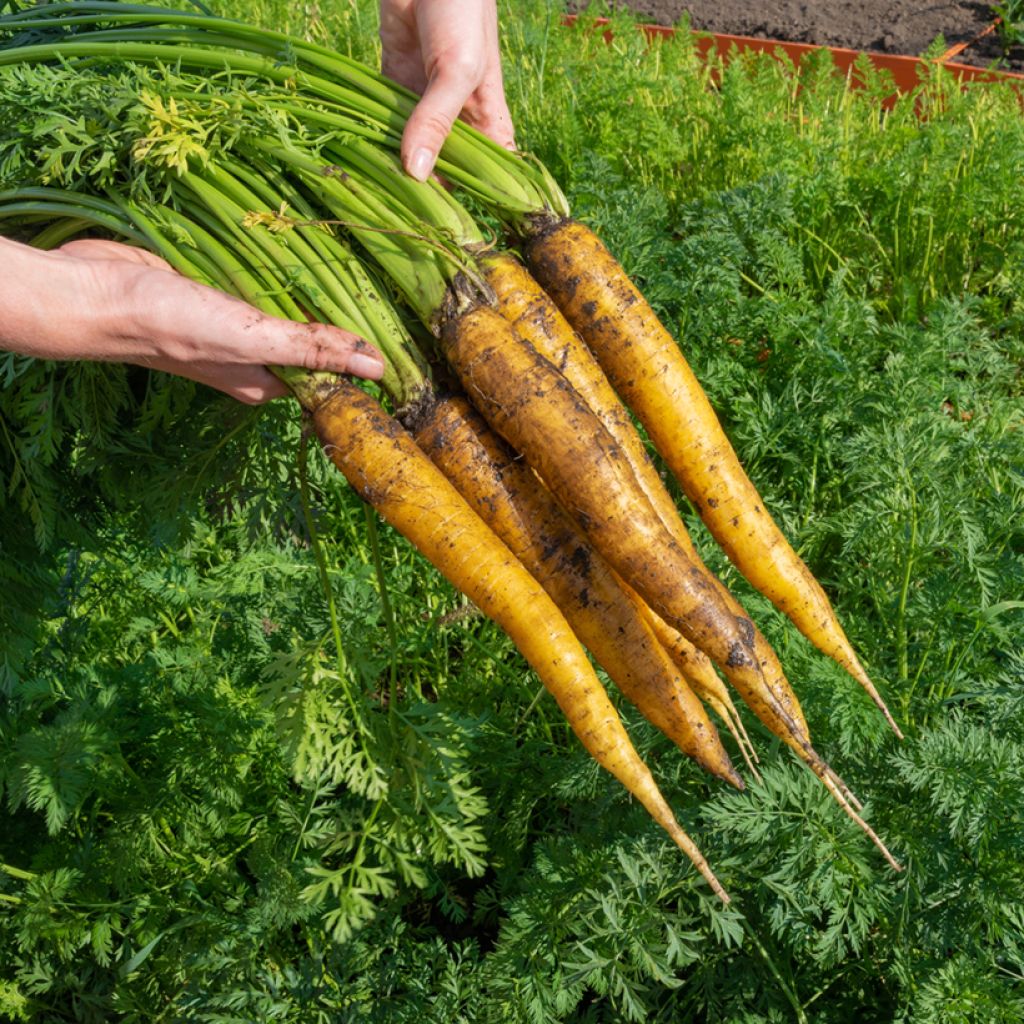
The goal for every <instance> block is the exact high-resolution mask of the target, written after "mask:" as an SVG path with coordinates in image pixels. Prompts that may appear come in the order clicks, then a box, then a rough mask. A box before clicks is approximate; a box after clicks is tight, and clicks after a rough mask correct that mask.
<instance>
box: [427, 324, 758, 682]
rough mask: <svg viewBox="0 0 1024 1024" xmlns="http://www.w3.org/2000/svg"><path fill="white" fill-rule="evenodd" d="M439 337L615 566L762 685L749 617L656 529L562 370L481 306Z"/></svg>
mask: <svg viewBox="0 0 1024 1024" xmlns="http://www.w3.org/2000/svg"><path fill="white" fill-rule="evenodd" d="M442 341H443V346H444V350H445V354H446V356H447V357H448V361H449V363H450V364H451V365H452V367H453V369H454V370H455V372H456V374H457V375H458V377H459V379H460V381H461V383H462V386H463V389H464V390H465V391H466V393H467V394H468V395H469V397H470V399H471V400H472V402H473V404H474V405H475V406H476V408H477V409H478V410H479V411H480V413H481V414H482V415H483V416H484V418H485V419H486V420H487V422H488V423H489V424H490V425H491V427H493V428H494V430H495V431H496V432H497V433H498V434H499V435H501V436H502V437H504V438H505V440H506V441H508V442H509V444H511V445H512V447H513V448H514V449H515V450H516V451H518V452H520V453H521V454H522V455H523V456H524V457H525V458H526V460H527V462H529V463H530V465H531V466H532V467H533V469H534V470H535V471H536V472H537V473H538V474H539V475H540V476H541V478H542V479H543V480H544V482H545V483H546V484H547V485H548V487H549V489H550V490H551V491H552V493H553V494H554V495H555V497H556V498H557V499H558V501H559V503H560V504H561V505H562V507H563V508H564V509H565V510H566V511H567V512H568V513H569V514H570V515H571V516H572V518H573V519H574V520H575V521H576V522H577V523H578V525H579V526H580V527H581V528H582V530H583V532H584V533H585V534H586V536H587V537H588V539H589V540H590V541H591V543H592V544H593V545H594V547H596V548H597V550H598V551H600V552H601V554H602V555H604V557H605V558H606V559H607V560H608V562H609V564H610V565H611V566H612V568H613V569H614V570H615V572H616V573H617V574H618V575H619V576H620V577H621V578H622V579H623V580H625V581H626V582H627V583H629V585H630V586H632V587H633V588H634V589H635V590H636V591H637V592H638V593H640V594H641V595H642V596H643V598H644V600H645V601H647V603H648V604H650V605H651V607H652V608H654V609H655V610H656V611H657V612H658V614H659V615H661V616H662V617H663V618H664V619H665V620H666V621H668V622H670V623H671V624H672V625H673V626H675V627H676V628H677V629H678V630H679V631H680V632H681V633H682V634H683V635H684V636H686V637H687V639H689V640H690V641H691V642H692V643H693V644H694V645H695V646H696V647H698V648H699V649H701V650H703V651H704V652H705V653H706V654H707V655H708V656H709V657H710V658H711V659H712V661H714V662H715V663H716V664H719V665H722V666H723V667H725V666H728V668H729V669H730V670H731V671H733V672H734V674H736V675H737V676H740V677H743V678H744V680H745V681H746V685H748V686H749V687H750V688H752V689H753V688H755V687H756V686H759V685H763V684H762V682H761V671H760V668H759V667H758V665H757V662H756V660H755V658H754V655H753V651H752V646H751V638H752V633H753V624H752V623H751V622H750V621H749V620H744V619H737V618H736V617H735V616H733V615H732V614H731V613H729V611H728V610H727V609H726V608H725V606H724V604H723V603H722V600H721V598H720V597H719V596H718V595H717V593H716V592H715V589H714V587H712V586H711V585H710V584H709V583H708V581H707V580H706V579H705V577H704V575H703V574H702V573H701V572H700V571H699V570H698V569H697V568H696V567H695V566H694V565H693V564H692V562H690V561H689V560H688V559H687V558H686V557H685V555H684V553H683V552H682V551H681V550H680V548H679V545H678V544H676V543H675V541H674V540H672V538H671V536H670V535H669V534H668V533H667V532H666V531H665V529H664V527H662V526H661V523H660V521H659V520H658V518H657V515H656V514H655V512H654V510H653V509H652V507H651V504H650V502H649V501H648V500H647V498H646V497H645V496H644V494H643V492H642V491H640V490H639V488H638V487H637V485H636V480H635V478H634V477H633V474H632V472H631V470H630V469H629V465H628V462H627V461H626V460H625V458H624V457H623V455H622V453H621V452H620V451H619V449H618V447H617V446H616V444H615V442H614V440H613V439H612V437H611V435H610V434H609V433H608V431H607V430H606V429H605V428H604V427H603V426H602V424H601V422H600V421H599V420H598V419H597V418H596V417H595V416H594V414H593V413H592V412H591V411H590V409H589V408H588V407H587V406H586V404H585V403H584V402H583V400H582V399H581V398H580V397H579V395H578V394H577V393H576V392H575V390H574V389H573V388H572V386H571V385H570V384H569V383H568V381H567V380H566V379H565V377H564V376H563V375H562V374H561V373H559V372H558V370H557V369H556V368H555V367H554V366H552V364H551V363H549V362H548V361H547V360H546V359H543V358H542V357H541V356H539V355H538V354H537V352H536V350H535V349H533V347H532V346H531V345H529V343H528V342H525V341H523V340H522V339H521V338H519V337H518V336H517V335H516V334H515V332H514V331H513V329H512V326H511V325H510V324H509V323H508V321H507V320H505V319H504V318H503V317H502V315H501V314H500V313H499V312H498V311H497V310H495V309H492V308H491V307H489V306H487V305H482V304H477V305H472V306H470V307H469V308H467V309H466V310H465V311H464V312H462V313H460V314H459V315H458V316H453V317H449V318H448V319H446V320H445V322H444V325H443V328H442Z"/></svg>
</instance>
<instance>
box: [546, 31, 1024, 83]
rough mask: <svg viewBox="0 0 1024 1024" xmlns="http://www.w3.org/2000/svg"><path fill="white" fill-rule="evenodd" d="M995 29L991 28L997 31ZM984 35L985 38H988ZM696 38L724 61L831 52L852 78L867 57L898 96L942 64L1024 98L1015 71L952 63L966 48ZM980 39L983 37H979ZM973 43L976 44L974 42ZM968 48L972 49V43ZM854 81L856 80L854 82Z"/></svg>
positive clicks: (715, 35)
mask: <svg viewBox="0 0 1024 1024" xmlns="http://www.w3.org/2000/svg"><path fill="white" fill-rule="evenodd" d="M576 21H577V15H575V14H567V15H566V16H565V18H564V19H563V23H564V24H565V25H567V26H571V25H574V24H575V23H576ZM594 24H595V25H597V26H598V27H600V26H602V25H606V24H608V19H607V18H598V19H596V20H595V22H594ZM994 27H995V26H994V25H993V26H990V29H991V28H994ZM639 28H640V29H641V30H642V31H643V32H644V33H645V35H647V37H648V38H650V39H657V38H659V37H672V36H674V35H675V34H676V30H675V29H674V28H669V27H667V26H665V25H640V26H639ZM987 31H988V30H986V33H982V34H987ZM693 34H694V37H695V39H696V44H697V50H698V52H699V53H700V54H701V55H702V56H707V55H708V54H710V53H712V52H714V53H715V54H716V55H717V56H719V57H721V58H722V59H723V60H728V59H729V57H730V56H731V54H732V53H733V52H740V53H742V52H744V51H752V52H755V53H769V54H773V55H777V54H778V53H779V52H780V51H781V52H782V53H784V54H785V55H786V56H787V57H788V58H789V59H790V60H791V61H792V62H793V64H794V65H799V63H800V61H801V60H802V59H803V57H804V56H806V55H807V54H809V53H814V52H816V51H818V50H828V52H829V53H831V54H832V60H833V61H834V62H835V65H836V68H837V70H839V71H841V72H842V73H843V74H845V75H847V76H850V75H851V72H852V70H853V66H854V63H855V62H856V61H857V59H858V58H859V57H862V56H866V57H867V58H868V60H870V61H871V63H872V64H873V65H874V66H875V67H876V68H878V69H880V70H884V71H888V72H889V73H890V74H891V75H892V78H893V82H894V84H895V86H896V90H897V92H901V93H903V92H910V91H911V90H912V89H914V88H915V87H916V86H917V85H918V84H919V83H920V76H919V71H920V69H921V67H922V65H924V64H941V65H942V67H944V68H946V69H947V70H948V71H950V72H951V73H952V74H953V75H955V76H956V77H957V78H958V79H959V80H960V81H962V82H968V81H983V82H996V81H1000V82H1001V81H1007V82H1011V83H1012V84H1013V85H1014V86H1015V87H1016V88H1017V89H1018V90H1020V91H1022V94H1024V75H1022V74H1017V73H1016V72H1012V71H993V70H990V69H988V68H979V67H974V66H973V65H971V64H960V63H957V62H956V61H952V60H949V59H948V58H949V57H952V56H956V55H957V54H958V53H960V52H962V50H963V49H964V46H954V47H951V48H950V49H949V50H947V51H946V53H945V54H943V56H942V57H940V58H939V59H938V60H931V61H928V60H925V59H923V58H921V57H905V56H897V55H893V54H888V53H875V52H873V51H870V50H848V49H846V48H845V47H841V46H818V45H814V44H811V43H787V42H784V41H783V40H781V39H760V38H757V37H754V36H732V35H726V34H724V33H719V32H697V31H695V32H694V33H693ZM604 36H605V39H606V40H609V41H610V40H611V32H610V31H607V30H606V31H605V33H604ZM979 38H980V37H979ZM972 42H974V40H972ZM966 45H968V46H969V45H970V44H969V43H968V44H966ZM851 80H853V79H852V78H851Z"/></svg>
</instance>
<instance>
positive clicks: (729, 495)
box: [524, 220, 902, 736]
mask: <svg viewBox="0 0 1024 1024" xmlns="http://www.w3.org/2000/svg"><path fill="white" fill-rule="evenodd" d="M524 254H525V256H526V259H527V263H528V264H529V266H530V268H531V270H532V271H533V273H534V276H535V277H536V278H537V279H538V281H540V283H541V284H542V285H543V287H544V288H545V290H546V291H548V293H549V294H550V295H551V296H552V298H554V300H555V302H556V303H557V305H558V306H559V308H560V309H561V310H562V312H563V313H564V314H565V316H566V318H567V319H568V320H569V322H570V323H571V324H572V325H573V326H574V327H575V328H576V330H577V331H578V332H579V333H580V335H581V336H582V337H583V339H584V341H585V342H586V343H587V345H588V346H589V347H590V349H591V350H592V351H593V352H594V355H595V356H596V357H597V359H598V361H599V362H600V363H601V365H602V367H603V368H604V371H605V373H606V374H607V376H608V378H609V380H610V381H611V383H612V385H613V386H614V387H615V389H616V391H618V392H619V394H620V395H621V396H622V398H623V400H624V401H625V402H626V403H627V404H628V405H629V406H630V408H632V410H633V411H634V412H635V413H636V415H637V416H638V417H639V418H640V420H641V422H642V423H643V424H644V427H645V428H646V429H647V432H648V433H649V434H650V436H651V439H652V440H653V442H654V444H655V446H656V447H657V449H658V451H659V452H660V453H661V455H662V456H663V458H664V459H665V461H666V462H667V463H668V465H669V467H670V468H671V469H672V472H673V473H674V474H675V475H676V477H677V479H678V480H679V483H680V485H681V486H682V488H683V490H684V491H685V492H686V495H687V497H688V498H689V499H690V501H691V502H692V503H693V505H694V507H695V508H696V510H697V512H698V513H699V514H700V516H701V518H702V519H703V520H704V522H705V523H706V524H707V526H708V529H709V530H710V531H711V533H712V535H713V536H714V537H715V539H716V540H717V541H718V543H719V544H720V545H721V546H722V548H723V550H724V551H725V552H726V554H727V555H728V556H729V558H730V559H731V560H732V561H733V563H734V564H735V565H736V566H737V568H739V570H740V571H741V572H742V573H743V575H744V576H746V577H747V579H748V580H749V581H750V582H751V584H752V585H753V586H754V587H756V588H757V589H758V590H759V591H761V593H763V594H764V595H765V596H766V597H768V598H769V599H770V600H771V601H772V603H773V604H775V606H776V607H777V608H779V610H780V611H782V612H784V613H785V614H786V615H787V616H789V618H790V619H791V620H792V621H793V623H794V624H795V625H796V627H797V628H798V629H799V630H800V631H801V632H802V633H803V634H804V635H805V636H806V637H807V638H808V640H810V641H811V642H812V643H813V644H814V645H815V646H816V647H818V648H819V650H821V651H822V652H823V653H825V654H827V655H828V656H829V657H831V658H833V659H834V660H835V661H836V662H837V663H838V664H840V665H841V666H842V667H843V668H844V669H846V671H847V672H849V673H850V675H852V676H853V677H854V679H856V680H857V681H858V682H859V683H860V685H861V686H862V687H863V688H864V689H865V691H866V692H867V693H868V695H869V696H870V697H871V699H872V700H873V701H874V702H875V704H876V705H877V706H878V708H879V709H880V710H881V711H882V713H883V714H884V715H885V717H886V720H887V721H888V722H889V725H890V726H891V727H892V729H893V730H894V732H895V733H896V734H897V735H898V736H902V733H901V732H900V729H899V726H898V725H897V724H896V722H895V720H894V719H893V717H892V715H891V713H890V712H889V709H888V708H887V707H886V705H885V702H884V701H883V700H882V698H881V696H880V695H879V693H878V691H877V689H876V688H875V686H874V684H873V683H872V682H871V680H870V678H869V677H868V675H867V673H866V672H865V671H864V668H863V666H862V665H861V663H860V661H859V659H858V658H857V655H856V653H855V652H854V650H853V647H852V646H851V644H850V642H849V640H848V639H847V638H846V635H845V633H844V632H843V629H842V626H841V625H840V624H839V621H838V619H837V618H836V615H835V612H834V611H833V609H832V606H831V604H830V602H829V600H828V597H827V596H826V594H825V592H824V590H823V589H822V588H821V586H820V584H819V583H818V582H817V580H816V579H815V578H814V576H813V575H812V573H811V572H810V570H809V569H808V568H807V566H806V565H805V564H804V562H803V560H802V559H801V558H800V557H799V556H798V555H797V554H796V552H795V551H794V550H793V548H792V547H791V545H790V544H789V542H788V541H787V540H786V539H785V537H784V536H783V535H782V532H781V531H780V530H779V528H778V526H777V525H776V524H775V523H774V521H773V520H772V518H771V516H770V515H769V513H768V511H767V510H766V509H765V507H764V503H763V501H762V500H761V498H760V496H759V495H758V493H757V491H756V489H755V488H754V485H753V484H752V483H751V481H750V479H749V477H748V476H747V474H746V472H745V471H744V470H743V467H742V466H741V465H740V462H739V459H738V458H737V457H736V453H735V451H734V450H733V448H732V445H731V444H730V443H729V440H728V438H727V437H726V435H725V432H724V431H723V430H722V427H721V424H720V423H719V421H718V417H717V416H716V415H715V412H714V410H713V408H712V407H711V403H710V402H709V401H708V398H707V396H706V395H705V394H704V391H703V389H702V388H701V387H700V384H699V383H698V381H697V378H696V377H695V376H694V374H693V371H692V369H691V368H690V366H689V364H688V363H687V362H686V359H685V358H684V357H683V355H682V353H681V352H680V350H679V346H678V345H677V344H676V342H675V341H674V340H673V338H672V336H671V335H670V334H669V333H668V331H667V330H666V329H665V328H664V326H663V325H662V324H661V322H660V321H659V320H658V318H657V316H656V314H655V313H654V311H653V310H652V309H651V307H650V305H649V304H648V303H647V301H646V300H645V299H644V297H643V295H642V294H641V292H640V290H639V289H638V288H637V287H636V286H635V285H634V284H633V282H632V281H631V280H630V279H629V277H628V276H627V275H626V273H625V272H624V271H623V269H622V267H621V266H620V265H619V264H618V262H617V261H616V260H615V258H614V257H613V256H612V255H611V254H610V253H609V252H608V250H607V249H606V248H605V246H604V244H603V243H602V242H601V240H600V239H598V238H597V236H596V235H594V233H593V232H592V231H590V230H589V229H588V228H587V227H585V226H584V225H583V224H580V223H579V222H577V221H572V220H562V221H556V222H554V223H551V224H549V225H547V226H545V227H544V228H541V229H539V230H538V231H536V232H535V233H534V234H532V235H531V236H530V237H529V238H527V239H526V241H525V243H524Z"/></svg>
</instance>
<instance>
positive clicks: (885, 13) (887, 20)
mask: <svg viewBox="0 0 1024 1024" xmlns="http://www.w3.org/2000/svg"><path fill="white" fill-rule="evenodd" d="M616 2H617V3H618V4H619V5H620V6H622V7H627V8H631V9H632V10H634V11H636V12H637V14H638V15H639V16H640V17H641V18H642V19H643V20H644V21H649V22H652V23H655V24H659V25H674V24H676V23H677V22H679V21H681V20H683V19H684V18H685V17H686V16H687V15H689V18H690V25H691V26H692V27H693V28H694V29H697V30H700V31H706V32H725V33H728V34H730V35H738V36H759V37H761V38H768V39H781V40H785V41H787V42H794V43H817V44H822V45H826V46H844V47H848V48H850V49H853V50H874V51H876V52H881V53H892V54H907V55H910V56H920V55H921V54H922V53H924V51H925V50H927V49H928V48H929V47H930V46H931V45H932V43H933V42H934V41H935V40H936V39H937V38H939V37H941V38H942V40H944V43H945V46H952V45H953V44H954V43H966V42H970V41H971V40H973V39H974V38H975V36H977V35H978V34H979V33H980V32H981V31H982V30H983V29H985V27H986V26H988V25H989V24H990V23H991V22H992V20H993V18H994V14H993V12H992V9H991V7H989V5H988V4H984V3H931V4H928V3H921V2H919V0H858V2H857V3H851V2H850V0H761V2H760V3H750V0H616ZM586 6H587V4H586V3H585V2H579V0H575V2H574V0H570V2H569V7H570V9H574V10H580V9H583V8H586ZM953 59H954V60H956V61H959V62H960V63H963V64H978V65H981V66H988V65H989V64H991V63H992V62H994V61H996V60H999V61H1000V64H999V66H1000V67H1002V68H1005V69H1006V70H1011V71H1024V47H1021V46H1016V47H1014V48H1012V49H1011V51H1010V55H1009V59H1008V60H1006V59H1003V53H1002V47H1001V45H1000V41H999V38H998V35H997V34H996V33H990V34H989V35H988V36H986V37H985V38H983V39H979V40H977V41H976V42H974V43H973V44H972V45H970V46H969V47H968V48H967V49H966V50H965V51H964V52H963V53H962V54H960V55H959V56H957V57H955V58H953Z"/></svg>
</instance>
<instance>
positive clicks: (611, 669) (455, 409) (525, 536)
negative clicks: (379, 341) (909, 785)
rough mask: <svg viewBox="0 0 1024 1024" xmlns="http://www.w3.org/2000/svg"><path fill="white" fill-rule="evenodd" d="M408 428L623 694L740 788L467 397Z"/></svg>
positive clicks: (627, 605) (637, 631)
mask: <svg viewBox="0 0 1024 1024" xmlns="http://www.w3.org/2000/svg"><path fill="white" fill-rule="evenodd" d="M408 426H409V429H410V431H411V432H412V433H413V436H414V437H415V439H416V443H417V444H418V445H419V446H420V448H422V449H423V451H425V452H426V453H427V455H429V456H430V458H431V460H432V461H433V462H434V464H435V465H436V466H438V468H439V469H441V471H442V472H443V473H444V474H445V476H446V477H447V478H448V479H449V480H450V481H451V482H452V483H453V484H455V487H456V489H457V490H458V491H459V492H460V493H461V494H462V496H463V497H464V498H465V499H466V501H467V502H468V503H469V504H470V507H472V508H473V509H474V510H475V511H476V512H477V513H478V514H479V515H480V518H481V519H483V520H484V522H485V523H487V525H488V526H490V527H491V529H492V530H493V531H494V532H495V533H496V534H497V535H498V536H499V537H500V538H501V539H502V540H503V541H504V542H505V544H506V545H507V546H508V547H509V549H510V550H511V551H512V553H513V554H514V555H515V556H516V557H517V558H518V559H519V561H520V562H522V563H523V565H524V566H525V567H526V568H527V569H528V570H529V572H530V573H531V574H532V575H533V577H534V578H535V579H536V580H537V581H538V582H539V583H540V584H541V585H542V586H543V587H544V589H545V590H546V591H547V592H548V595H549V596H550V597H551V599H552V600H553V601H554V602H555V604H556V605H557V606H558V608H559V610H560V611H561V612H562V613H563V614H564V615H565V617H566V619H567V621H568V622H569V625H570V626H571V627H572V629H573V632H574V633H575V634H576V636H577V637H578V638H579V639H580V641H582V643H583V646H584V647H586V648H587V649H588V650H589V651H590V652H591V654H593V656H594V658H595V659H596V660H597V662H598V664H599V665H601V667H602V668H603V669H604V670H605V671H606V672H607V673H608V675H609V677H610V678H611V679H612V680H613V681H614V682H615V683H616V685H617V686H618V687H619V689H620V690H621V691H622V693H623V694H624V696H625V697H626V698H627V699H628V700H629V701H631V702H632V703H633V704H634V705H636V707H637V708H638V709H639V710H640V712H641V713H642V714H643V715H644V717H645V718H647V720H648V721H650V722H651V723H652V724H653V725H655V726H656V727H657V728H658V729H660V730H661V731H662V732H663V733H664V734H665V735H666V736H668V738H669V739H671V740H672V741H673V743H675V744H676V746H678V747H679V749H680V750H682V751H683V753H685V754H687V755H688V756H690V757H692V758H693V759H694V760H695V761H697V763H698V764H700V765H701V766H702V767H703V768H704V769H705V770H707V771H709V772H711V773H712V774H713V775H716V776H718V777H719V778H721V779H723V780H725V781H726V782H729V783H730V784H731V785H733V786H735V787H736V788H737V789H743V780H742V779H741V778H740V776H739V775H737V773H736V770H735V769H734V768H733V766H732V763H731V762H730V760H729V755H728V754H727V753H726V751H725V748H724V747H723V746H722V743H721V740H720V739H719V736H718V732H717V730H716V729H715V727H714V725H713V724H712V723H711V721H710V719H709V718H708V716H707V714H706V713H705V711H704V709H703V707H702V706H701V703H700V701H699V700H698V699H697V698H696V696H695V695H694V694H693V692H692V691H691V689H690V688H689V687H688V686H687V685H686V683H685V682H684V680H683V679H682V677H681V676H680V674H679V673H678V672H677V671H676V670H675V669H674V667H673V664H672V662H671V660H670V659H669V658H668V657H667V655H666V653H665V652H664V651H663V650H662V648H661V646H660V644H659V643H658V642H657V640H656V639H655V637H654V636H653V634H652V632H651V630H650V627H648V626H647V625H646V623H645V621H644V619H643V618H642V617H641V615H640V612H639V610H638V608H637V606H636V604H635V603H634V602H633V600H632V599H631V598H630V597H629V596H628V595H627V594H626V593H625V592H624V591H623V589H622V587H620V586H619V584H618V582H617V580H616V579H615V577H614V574H613V573H612V571H611V569H610V568H609V567H608V564H607V563H606V562H605V560H604V559H603V558H602V557H601V555H600V554H599V553H598V552H597V551H595V550H594V548H593V547H592V546H591V545H590V544H589V542H588V541H587V539H586V538H585V537H584V536H583V534H582V533H581V532H580V530H579V528H578V527H577V526H576V525H575V523H573V522H572V520H571V519H570V518H569V517H568V516H567V515H566V514H565V513H564V512H563V511H562V509H561V508H560V507H559V506H558V504H557V502H556V501H555V500H554V498H553V497H552V496H551V494H550V493H549V492H548V491H547V490H546V488H545V487H544V485H543V484H542V483H541V482H540V480H539V479H538V478H537V476H536V474H534V473H533V472H532V471H531V470H530V469H529V467H528V466H527V465H526V464H525V463H524V462H523V460H522V459H521V458H519V457H518V456H517V455H516V453H515V452H513V451H511V449H509V448H508V446H507V445H506V444H504V443H503V442H502V441H501V440H500V438H498V437H497V436H496V435H495V434H494V433H493V432H492V431H491V430H490V429H489V428H488V427H487V425H486V423H485V422H484V421H483V419H482V417H481V416H480V415H479V414H478V413H477V412H476V411H475V410H474V409H473V408H472V407H471V406H470V404H469V402H468V401H467V400H466V399H465V398H463V397H461V396H457V395H447V396H439V397H438V398H437V399H436V400H435V401H431V402H420V403H417V404H416V406H415V409H414V412H413V418H412V421H411V422H408ZM708 664H709V666H710V663H708ZM711 671H712V673H713V672H714V670H713V669H712V670H711ZM716 678H717V677H716Z"/></svg>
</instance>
